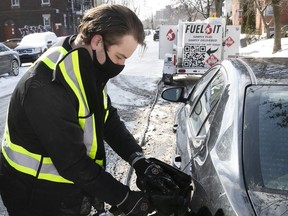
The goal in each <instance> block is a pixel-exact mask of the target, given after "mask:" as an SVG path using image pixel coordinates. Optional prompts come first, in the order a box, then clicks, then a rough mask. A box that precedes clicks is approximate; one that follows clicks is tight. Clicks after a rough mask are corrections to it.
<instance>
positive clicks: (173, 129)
mask: <svg viewBox="0 0 288 216" xmlns="http://www.w3.org/2000/svg"><path fill="white" fill-rule="evenodd" d="M177 129H178V124H174V125H173V128H172V131H173V133H176V132H177Z"/></svg>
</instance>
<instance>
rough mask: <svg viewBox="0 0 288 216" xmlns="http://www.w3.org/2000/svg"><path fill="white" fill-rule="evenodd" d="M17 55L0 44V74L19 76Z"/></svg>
mask: <svg viewBox="0 0 288 216" xmlns="http://www.w3.org/2000/svg"><path fill="white" fill-rule="evenodd" d="M19 65H20V59H19V54H18V53H17V52H16V51H14V50H12V49H10V48H9V47H7V46H5V45H4V44H3V43H0V74H5V73H8V74H9V75H14V76H17V75H18V74H19Z"/></svg>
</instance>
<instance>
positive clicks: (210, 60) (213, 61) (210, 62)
mask: <svg viewBox="0 0 288 216" xmlns="http://www.w3.org/2000/svg"><path fill="white" fill-rule="evenodd" d="M218 61H219V59H218V58H217V57H216V56H214V55H213V54H212V55H210V56H209V58H208V59H207V60H206V63H207V64H208V65H210V66H211V67H212V66H213V65H214V64H216V63H217V62H218Z"/></svg>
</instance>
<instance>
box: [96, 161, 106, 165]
mask: <svg viewBox="0 0 288 216" xmlns="http://www.w3.org/2000/svg"><path fill="white" fill-rule="evenodd" d="M96 163H97V164H98V165H100V166H102V167H103V165H104V162H103V160H96Z"/></svg>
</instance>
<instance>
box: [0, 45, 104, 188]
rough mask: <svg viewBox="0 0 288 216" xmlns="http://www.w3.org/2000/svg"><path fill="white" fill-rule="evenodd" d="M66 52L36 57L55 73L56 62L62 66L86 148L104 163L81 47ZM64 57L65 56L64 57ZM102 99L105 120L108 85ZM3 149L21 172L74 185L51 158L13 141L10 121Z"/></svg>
mask: <svg viewBox="0 0 288 216" xmlns="http://www.w3.org/2000/svg"><path fill="white" fill-rule="evenodd" d="M67 53H68V52H67V51H66V50H65V49H64V48H63V47H51V48H50V49H48V50H47V51H46V53H45V54H43V55H42V56H41V57H40V58H39V59H38V60H37V62H38V61H42V62H44V63H45V64H46V65H47V66H48V67H49V68H50V69H51V70H52V71H53V73H54V72H55V69H56V65H57V64H58V65H59V68H60V71H61V73H62V75H63V77H64V79H65V81H66V82H67V84H68V85H69V86H70V88H71V89H72V91H73V92H74V94H75V96H76V97H77V99H78V102H79V108H78V121H79V125H80V127H81V128H82V129H83V133H84V134H83V142H84V144H85V146H86V148H87V155H88V156H89V157H90V158H92V159H94V160H95V162H96V163H97V164H99V165H100V166H103V160H97V159H95V158H96V153H97V135H96V124H95V118H94V114H92V115H91V113H90V112H89V106H88V102H87V97H86V93H85V90H84V86H83V82H82V78H81V74H80V68H79V56H78V50H77V49H76V50H73V51H72V52H71V53H69V54H68V55H67V56H65V55H66V54H67ZM64 56H65V58H64V59H63V57H64ZM62 59H63V60H62ZM59 60H61V61H59ZM53 76H55V74H53ZM103 99H104V100H103V103H104V110H105V118H104V123H105V122H106V120H107V117H108V115H109V111H108V100H107V94H106V88H104V90H103ZM89 115H91V116H89ZM2 152H3V155H4V157H5V159H6V161H7V162H8V163H9V164H10V166H12V167H14V168H15V169H16V170H18V171H19V172H22V173H26V174H29V175H32V176H34V177H36V178H38V179H43V180H48V181H53V182H61V183H72V184H73V182H72V181H70V180H68V179H65V178H63V177H62V176H60V175H59V173H58V171H57V169H56V168H55V166H54V164H53V162H52V160H51V158H50V157H44V156H42V155H40V154H35V153H32V152H29V151H28V150H27V149H25V148H23V147H22V146H20V145H17V144H16V143H13V142H11V139H10V135H9V128H8V124H7V123H6V127H5V132H4V139H3V142H2Z"/></svg>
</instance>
